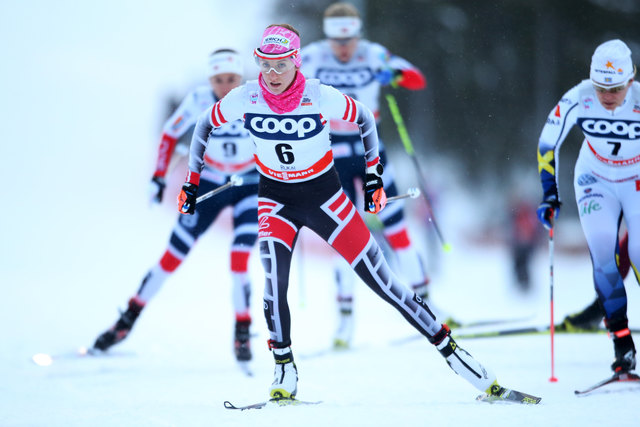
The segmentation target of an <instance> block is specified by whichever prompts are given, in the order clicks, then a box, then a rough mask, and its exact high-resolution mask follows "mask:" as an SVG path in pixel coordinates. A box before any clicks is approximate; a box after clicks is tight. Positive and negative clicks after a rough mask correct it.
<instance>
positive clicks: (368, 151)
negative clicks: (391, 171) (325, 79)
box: [321, 85, 387, 213]
mask: <svg viewBox="0 0 640 427" xmlns="http://www.w3.org/2000/svg"><path fill="white" fill-rule="evenodd" d="M321 91H322V98H321V99H322V101H323V102H322V103H321V106H325V105H326V106H327V108H328V109H327V111H328V115H329V117H330V118H338V119H341V120H344V121H347V122H351V123H355V124H357V125H358V128H359V129H360V137H361V138H362V144H363V145H364V158H365V162H366V165H367V169H366V172H365V182H364V194H365V206H364V207H365V210H366V211H368V212H371V213H378V212H380V211H381V210H382V209H383V208H384V207H385V205H386V203H387V196H386V194H385V192H384V188H383V187H384V184H383V182H382V170H383V169H382V165H381V164H380V156H379V152H378V145H379V141H378V131H377V129H376V120H375V117H374V115H373V113H372V112H371V110H370V109H369V108H367V107H366V106H365V105H364V104H362V103H361V102H359V101H356V100H354V99H353V98H351V97H350V96H347V95H344V94H342V93H340V92H339V91H338V90H336V89H334V88H332V87H329V86H325V85H322V86H321Z"/></svg>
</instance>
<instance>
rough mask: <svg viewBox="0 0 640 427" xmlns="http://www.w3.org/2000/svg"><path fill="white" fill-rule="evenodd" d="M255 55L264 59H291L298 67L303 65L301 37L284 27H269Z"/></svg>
mask: <svg viewBox="0 0 640 427" xmlns="http://www.w3.org/2000/svg"><path fill="white" fill-rule="evenodd" d="M254 54H255V55H256V56H257V57H259V58H262V59H284V58H291V61H293V63H294V64H295V66H296V67H300V66H301V65H302V58H301V57H300V37H298V35H297V34H296V33H294V32H293V31H291V30H287V29H286V28H283V27H269V28H267V29H266V30H264V33H263V34H262V43H261V44H260V47H259V48H256V50H255V51H254Z"/></svg>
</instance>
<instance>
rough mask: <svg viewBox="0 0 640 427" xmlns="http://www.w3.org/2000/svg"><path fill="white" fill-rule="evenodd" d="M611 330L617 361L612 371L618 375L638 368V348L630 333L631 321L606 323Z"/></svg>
mask: <svg viewBox="0 0 640 427" xmlns="http://www.w3.org/2000/svg"><path fill="white" fill-rule="evenodd" d="M605 323H606V324H607V327H608V328H609V331H610V332H609V336H610V337H611V338H613V350H614V353H615V357H616V358H615V360H614V361H613V363H612V364H611V369H612V370H613V372H615V373H616V374H625V373H627V372H629V371H632V370H634V369H635V368H636V346H635V345H634V344H633V338H631V331H629V328H628V326H629V321H628V320H627V318H626V317H625V318H623V319H620V320H613V321H606V322H605Z"/></svg>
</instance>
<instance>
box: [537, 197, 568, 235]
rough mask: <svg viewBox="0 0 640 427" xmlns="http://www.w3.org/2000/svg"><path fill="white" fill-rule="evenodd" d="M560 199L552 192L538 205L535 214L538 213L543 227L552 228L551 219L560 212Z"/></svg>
mask: <svg viewBox="0 0 640 427" xmlns="http://www.w3.org/2000/svg"><path fill="white" fill-rule="evenodd" d="M561 205H562V203H560V200H558V196H557V195H555V194H552V195H550V196H547V197H545V199H544V200H543V201H542V203H540V206H538V210H537V211H536V214H537V215H538V220H539V221H540V222H541V223H542V225H544V228H546V229H547V230H550V229H551V228H553V220H554V219H556V218H558V215H559V214H560V206H561Z"/></svg>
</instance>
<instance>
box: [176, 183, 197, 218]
mask: <svg viewBox="0 0 640 427" xmlns="http://www.w3.org/2000/svg"><path fill="white" fill-rule="evenodd" d="M197 195H198V186H197V185H195V184H191V183H190V182H185V183H184V185H183V186H182V190H180V194H179V195H178V211H180V213H182V214H189V215H193V213H194V212H195V210H196V196H197Z"/></svg>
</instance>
